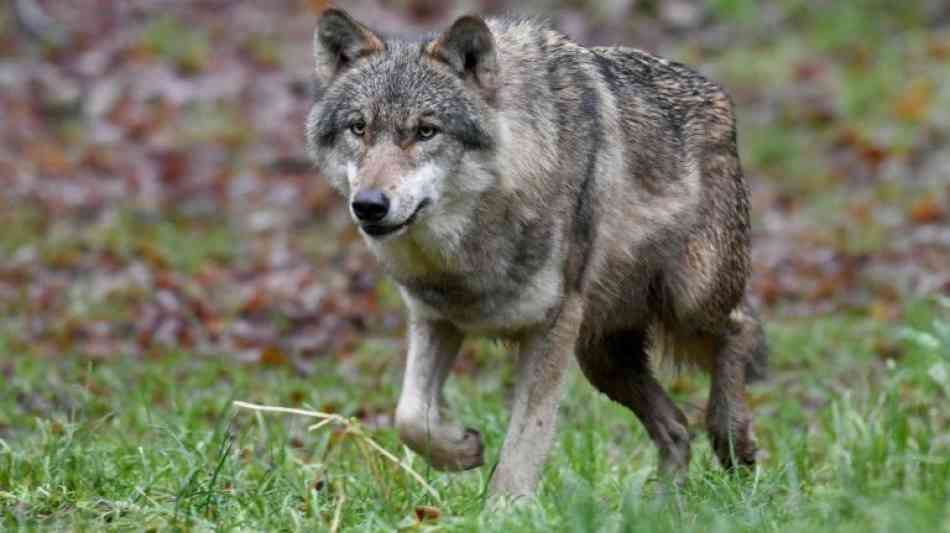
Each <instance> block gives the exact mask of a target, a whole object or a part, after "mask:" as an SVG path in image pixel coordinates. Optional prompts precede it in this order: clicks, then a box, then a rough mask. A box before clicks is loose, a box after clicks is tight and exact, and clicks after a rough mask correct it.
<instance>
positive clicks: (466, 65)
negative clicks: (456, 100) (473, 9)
mask: <svg viewBox="0 0 950 533" xmlns="http://www.w3.org/2000/svg"><path fill="white" fill-rule="evenodd" d="M426 51H427V52H428V53H429V55H431V56H432V57H434V58H436V59H438V60H440V61H442V62H444V63H446V64H448V65H449V66H450V67H452V69H454V70H455V72H457V73H458V74H459V76H462V77H463V78H465V79H472V80H474V81H475V83H477V84H478V86H479V87H481V88H482V89H484V90H486V91H493V90H494V89H495V88H496V87H497V83H498V57H497V54H496V52H495V38H494V37H493V36H492V33H491V30H489V29H488V25H486V24H485V21H484V20H482V18H481V17H477V16H474V15H466V16H464V17H461V18H459V19H458V20H456V21H455V23H454V24H452V27H451V28H449V29H448V31H446V32H445V33H443V34H442V35H441V36H440V37H439V38H438V39H436V40H435V41H432V42H431V43H429V45H428V47H427V48H426Z"/></svg>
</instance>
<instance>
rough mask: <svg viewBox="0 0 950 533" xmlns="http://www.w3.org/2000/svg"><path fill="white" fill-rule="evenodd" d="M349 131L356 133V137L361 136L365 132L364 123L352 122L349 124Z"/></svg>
mask: <svg viewBox="0 0 950 533" xmlns="http://www.w3.org/2000/svg"><path fill="white" fill-rule="evenodd" d="M350 133H352V134H353V135H356V136H357V137H362V136H363V134H364V133H366V123H365V122H354V123H353V124H351V125H350Z"/></svg>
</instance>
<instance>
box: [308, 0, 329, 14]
mask: <svg viewBox="0 0 950 533" xmlns="http://www.w3.org/2000/svg"><path fill="white" fill-rule="evenodd" d="M329 3H330V2H329V0H307V7H309V8H310V11H312V12H313V14H314V15H319V14H320V13H323V10H324V9H326V8H327V7H328V4H329Z"/></svg>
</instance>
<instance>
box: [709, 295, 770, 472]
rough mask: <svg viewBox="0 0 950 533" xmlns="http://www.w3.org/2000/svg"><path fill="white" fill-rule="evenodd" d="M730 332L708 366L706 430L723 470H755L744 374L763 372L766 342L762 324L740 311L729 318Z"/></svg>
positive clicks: (753, 442) (753, 445)
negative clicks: (739, 468) (709, 383)
mask: <svg viewBox="0 0 950 533" xmlns="http://www.w3.org/2000/svg"><path fill="white" fill-rule="evenodd" d="M730 326H731V327H730V329H729V332H728V333H727V334H726V335H725V338H723V339H722V340H721V341H720V344H719V346H718V349H717V350H716V353H715V354H714V356H713V359H712V361H711V362H710V366H711V368H710V374H711V375H712V383H711V385H710V388H709V404H708V406H707V408H706V427H707V429H708V431H709V439H710V441H711V443H712V447H713V450H714V451H715V452H716V456H717V457H718V458H719V462H720V464H722V466H723V467H724V468H727V469H732V468H734V467H735V466H737V465H741V466H754V465H755V455H756V450H757V447H756V443H755V439H754V437H753V435H752V415H751V413H750V411H749V407H748V406H747V405H746V401H745V384H746V380H747V378H748V377H750V376H747V375H746V373H747V371H749V370H750V369H755V370H757V371H758V372H759V373H764V370H765V368H764V367H765V357H766V356H765V353H766V347H765V339H764V336H763V334H762V327H761V324H760V323H759V322H758V320H757V319H755V317H754V316H753V315H750V314H748V312H747V310H746V309H744V308H742V307H740V308H738V309H736V310H735V311H733V312H732V314H731V315H730Z"/></svg>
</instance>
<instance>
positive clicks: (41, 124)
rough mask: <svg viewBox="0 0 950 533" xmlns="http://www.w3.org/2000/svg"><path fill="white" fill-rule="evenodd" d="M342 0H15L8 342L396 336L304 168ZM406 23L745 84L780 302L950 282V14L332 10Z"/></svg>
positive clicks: (8, 132) (375, 276)
mask: <svg viewBox="0 0 950 533" xmlns="http://www.w3.org/2000/svg"><path fill="white" fill-rule="evenodd" d="M324 4H325V2H320V1H316V0H313V1H303V0H284V1H274V2H266V3H264V2H241V1H227V0H205V1H194V2H184V1H162V0H153V1H145V0H140V1H127V2H111V1H103V0H72V1H70V0H65V1H56V2H52V1H41V0H22V1H21V0H15V1H11V2H7V3H5V4H4V5H3V7H2V10H0V339H2V344H0V346H2V347H3V350H5V351H6V352H8V353H12V354H18V353H30V354H34V355H39V356H50V357H53V356H62V355H67V354H68V355H76V356H81V357H88V358H111V357H117V356H121V355H136V356H140V355H143V354H161V353H162V352H163V351H165V350H168V349H172V348H173V349H187V350H190V351H193V352H194V353H200V354H219V355H220V354H228V355H236V356H238V357H239V358H241V359H244V360H248V361H263V362H266V363H268V364H285V363H289V364H292V365H295V366H296V367H297V368H298V369H299V370H302V371H306V368H307V362H308V361H309V360H311V359H313V358H315V357H320V356H327V355H333V356H336V357H341V356H344V355H345V354H346V353H347V352H348V351H351V350H353V349H354V348H355V347H356V346H357V344H359V343H360V342H361V341H363V340H365V339H366V338H370V337H372V338H379V339H384V340H385V342H386V343H391V344H392V347H393V349H394V353H395V349H396V348H397V347H398V345H400V344H401V342H402V341H401V331H402V326H403V318H402V314H401V312H400V308H399V305H398V301H397V299H396V297H395V296H394V294H393V291H392V290H391V288H389V287H388V286H386V285H385V284H383V285H381V284H380V278H379V273H378V271H377V268H376V266H375V264H374V262H373V260H372V259H371V258H370V257H369V256H368V254H367V252H366V251H365V250H364V248H363V246H362V244H361V242H359V239H358V236H357V234H356V232H355V231H354V230H353V228H352V227H351V226H350V224H349V223H348V221H347V218H346V215H345V212H344V210H343V209H341V203H340V201H339V200H338V198H336V196H335V195H334V194H333V193H332V192H331V191H330V190H329V189H328V188H327V186H326V185H325V184H324V183H323V182H322V180H321V179H320V176H319V169H314V168H312V166H311V165H310V163H309V162H308V161H307V160H306V157H305V154H304V150H303V133H302V132H303V121H304V117H305V114H306V112H307V110H308V107H309V105H310V104H311V102H312V95H311V77H310V71H311V58H310V43H311V38H312V30H313V27H314V23H315V16H316V13H317V12H319V11H320V9H322V8H324V7H325V5H324ZM340 5H341V6H342V7H345V8H347V9H349V10H351V11H352V13H353V14H354V15H355V16H357V18H359V19H360V20H362V21H365V22H366V23H368V24H370V25H371V26H373V27H375V28H380V29H383V30H385V31H388V32H400V31H417V30H431V29H435V28H440V27H444V26H445V25H446V24H448V23H450V22H451V20H452V17H454V16H456V15H458V14H459V13H462V12H466V11H476V12H482V13H505V12H514V13H520V14H523V13H527V14H541V15H544V16H546V17H548V18H550V19H551V20H552V21H553V22H554V24H555V25H556V26H557V27H559V28H560V29H562V30H563V31H565V32H566V33H568V34H569V35H571V36H572V37H573V38H575V39H576V40H578V41H580V42H582V43H586V44H597V45H609V44H625V45H631V46H636V47H640V48H643V49H646V50H649V51H653V52H656V53H659V54H661V55H665V56H668V57H672V58H675V59H678V60H681V61H684V62H687V63H690V64H692V65H695V66H696V67H697V68H698V69H699V70H701V71H702V72H704V73H705V74H707V75H709V76H711V77H713V78H714V79H716V80H718V81H719V82H720V83H722V84H723V85H724V86H725V87H726V88H727V89H728V91H729V92H730V93H731V94H732V95H733V96H734V98H735V102H736V105H737V108H738V112H739V116H740V130H739V132H740V134H739V141H740V147H741V152H742V157H743V162H744V166H745V171H746V174H747V175H748V178H749V182H750V183H751V187H752V193H753V207H754V213H755V214H754V217H755V242H754V250H755V255H754V257H755V274H754V276H753V279H752V282H751V287H752V293H753V294H754V297H755V299H756V300H757V301H758V302H759V304H760V305H761V306H763V307H764V312H765V314H766V316H767V317H775V316H788V315H811V314H815V313H831V312H837V311H842V310H843V311H848V312H857V313H872V314H874V315H876V316H879V317H884V318H888V317H890V318H893V316H894V314H895V313H898V312H899V304H900V302H901V301H902V299H904V298H905V297H907V296H913V295H917V296H921V295H928V294H943V295H947V294H950V225H948V224H950V219H948V216H950V213H948V195H950V144H948V138H950V31H948V28H950V4H948V3H947V2H944V1H942V0H911V1H908V2H901V3H900V5H898V4H897V3H893V2H888V1H886V0H863V1H854V2H837V1H831V0H828V1H822V0H812V1H801V0H785V1H777V0H776V1H767V2H758V1H755V0H714V1H709V2H699V1H691V0H668V1H661V0H652V1H647V0H611V1H607V2H583V1H568V0H564V1H554V0H551V1H533V2H506V1H502V0H484V1H481V2H478V1H467V2H461V1H460V2H456V3H452V2H435V1H426V0H393V1H386V2H368V1H366V2H345V3H340Z"/></svg>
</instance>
